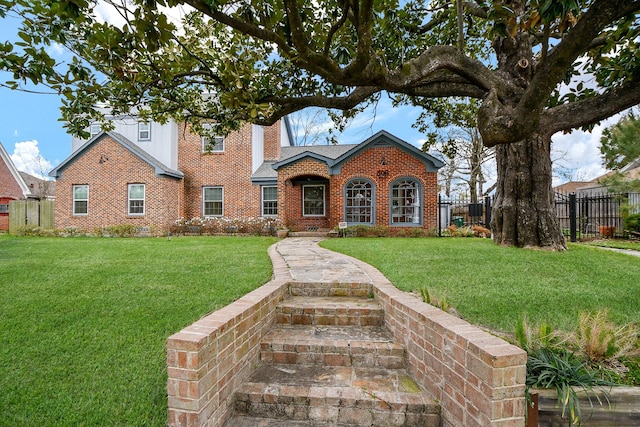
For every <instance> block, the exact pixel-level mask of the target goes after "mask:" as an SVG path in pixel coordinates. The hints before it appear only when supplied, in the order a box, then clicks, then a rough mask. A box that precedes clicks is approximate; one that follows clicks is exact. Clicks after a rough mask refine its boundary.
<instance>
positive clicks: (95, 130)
mask: <svg viewBox="0 0 640 427" xmlns="http://www.w3.org/2000/svg"><path fill="white" fill-rule="evenodd" d="M100 131H102V126H101V125H100V123H91V125H90V126H89V133H90V134H91V138H93V137H94V136H96V135H98V134H99V133H100Z"/></svg>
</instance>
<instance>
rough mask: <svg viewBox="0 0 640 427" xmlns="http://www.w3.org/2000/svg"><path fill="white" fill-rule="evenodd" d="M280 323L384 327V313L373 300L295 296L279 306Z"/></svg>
mask: <svg viewBox="0 0 640 427" xmlns="http://www.w3.org/2000/svg"><path fill="white" fill-rule="evenodd" d="M276 321H277V323H279V324H287V325H318V326H382V323H383V321H384V310H383V309H382V307H381V306H380V304H378V303H377V302H375V301H374V300H373V299H369V298H356V297H303V296H294V297H290V298H287V299H286V300H284V301H281V302H280V303H279V304H278V308H277V317H276Z"/></svg>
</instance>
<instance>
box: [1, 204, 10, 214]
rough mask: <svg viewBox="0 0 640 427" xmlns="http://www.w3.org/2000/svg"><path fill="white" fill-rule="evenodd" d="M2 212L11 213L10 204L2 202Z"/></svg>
mask: <svg viewBox="0 0 640 427" xmlns="http://www.w3.org/2000/svg"><path fill="white" fill-rule="evenodd" d="M0 213H9V204H7V203H0Z"/></svg>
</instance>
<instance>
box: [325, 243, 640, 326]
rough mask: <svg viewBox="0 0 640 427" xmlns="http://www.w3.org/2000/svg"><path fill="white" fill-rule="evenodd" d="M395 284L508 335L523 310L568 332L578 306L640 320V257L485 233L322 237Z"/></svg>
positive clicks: (618, 318)
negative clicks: (541, 245) (539, 247)
mask: <svg viewBox="0 0 640 427" xmlns="http://www.w3.org/2000/svg"><path fill="white" fill-rule="evenodd" d="M321 246H323V247H325V248H327V249H331V250H334V251H337V252H342V253H345V254H348V255H351V256H353V257H356V258H358V259H361V260H363V261H365V262H367V263H369V264H371V265H373V266H375V267H376V268H377V269H378V270H380V271H381V272H382V273H383V274H384V275H385V276H386V277H387V278H388V279H389V280H390V281H391V282H392V283H393V284H394V285H395V286H397V287H398V288H400V289H402V290H404V291H408V292H417V293H418V294H419V293H420V290H421V288H422V287H425V288H426V289H427V290H428V291H429V292H430V293H431V294H432V295H434V296H436V297H437V298H438V299H442V298H446V300H447V302H448V304H449V305H451V306H453V307H454V308H455V309H456V310H457V311H458V312H459V313H460V314H461V315H462V317H463V318H465V319H466V320H468V321H469V322H471V323H475V324H480V325H484V326H486V327H489V328H492V329H497V330H500V331H503V332H507V333H513V332H514V330H515V325H516V322H517V320H518V318H520V317H521V316H523V315H525V316H526V318H527V320H528V322H529V323H530V324H533V325H535V324H540V323H541V322H548V323H550V324H551V325H553V326H554V327H555V328H558V329H563V330H573V329H575V326H576V324H577V321H578V313H579V312H581V311H593V310H601V309H605V308H608V309H609V313H610V315H611V320H612V321H614V322H616V323H618V324H624V323H629V322H638V321H640V317H639V316H640V258H637V257H633V256H629V255H624V254H620V253H616V252H610V251H605V250H602V249H598V248H594V247H587V246H581V245H575V244H574V245H570V246H569V250H568V251H566V252H547V251H536V250H526V249H525V250H523V249H516V248H505V247H499V246H496V245H495V244H493V242H492V241H491V240H490V239H464V238H442V239H435V238H434V239H386V238H348V239H331V240H325V241H323V242H322V243H321Z"/></svg>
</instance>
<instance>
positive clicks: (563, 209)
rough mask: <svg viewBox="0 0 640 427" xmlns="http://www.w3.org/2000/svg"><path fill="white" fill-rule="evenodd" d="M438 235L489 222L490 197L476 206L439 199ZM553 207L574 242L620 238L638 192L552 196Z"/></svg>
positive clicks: (639, 207) (638, 203)
mask: <svg viewBox="0 0 640 427" xmlns="http://www.w3.org/2000/svg"><path fill="white" fill-rule="evenodd" d="M438 202H439V215H440V216H439V221H438V232H439V233H438V234H439V235H443V234H442V230H445V229H446V228H447V227H449V226H450V225H452V224H453V225H455V226H456V227H458V228H459V227H465V226H473V225H482V226H484V227H487V228H489V226H490V223H491V203H492V198H491V197H489V196H487V197H485V198H484V199H482V201H480V203H472V202H471V201H470V200H468V199H463V198H447V197H444V196H442V195H440V196H439V199H438ZM555 205H556V212H557V215H558V220H559V222H560V227H561V228H562V232H563V233H564V235H565V236H566V237H567V238H568V239H570V240H571V241H572V242H575V241H577V240H579V239H585V238H600V237H623V236H624V235H625V232H624V226H623V212H624V211H625V210H626V211H628V212H629V213H640V194H638V193H623V194H614V193H607V192H603V193H595V194H594V193H591V194H589V193H586V194H578V195H577V194H575V193H570V194H564V193H556V194H555Z"/></svg>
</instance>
